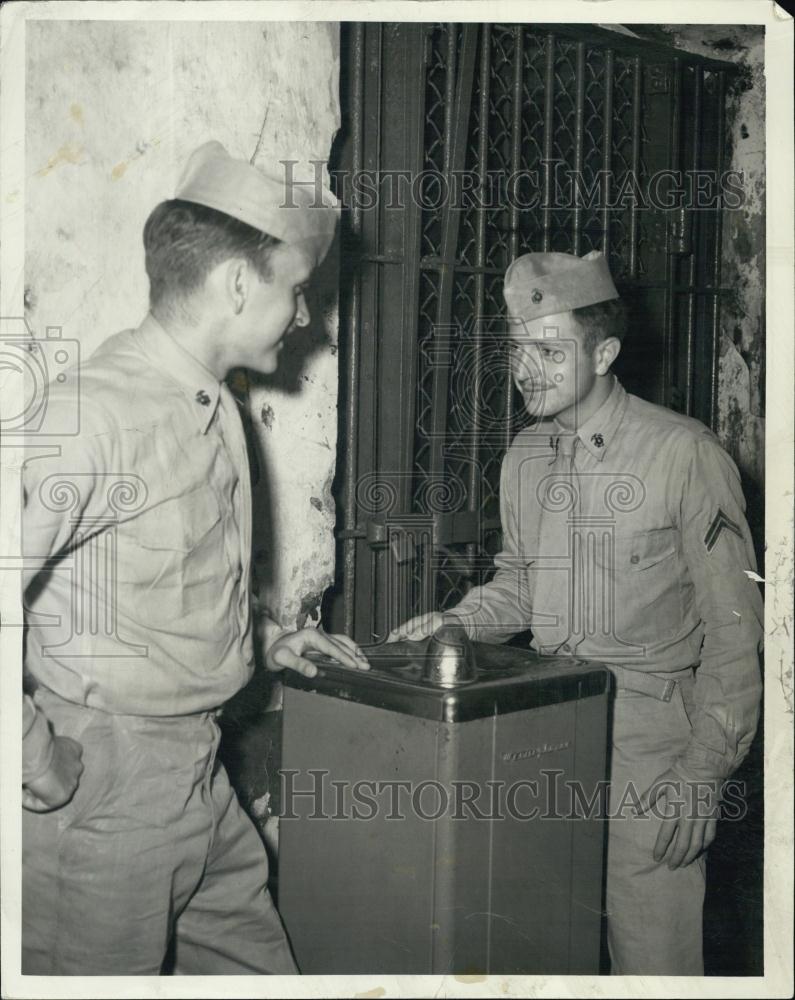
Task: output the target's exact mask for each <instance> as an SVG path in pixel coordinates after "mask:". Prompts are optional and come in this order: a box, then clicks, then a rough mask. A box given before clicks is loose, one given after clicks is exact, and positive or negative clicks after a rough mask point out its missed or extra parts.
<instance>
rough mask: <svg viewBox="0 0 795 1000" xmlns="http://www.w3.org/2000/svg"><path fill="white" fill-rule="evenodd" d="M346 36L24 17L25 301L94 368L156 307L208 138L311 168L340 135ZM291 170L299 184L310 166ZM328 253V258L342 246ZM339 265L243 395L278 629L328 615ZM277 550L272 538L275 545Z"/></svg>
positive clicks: (276, 26)
mask: <svg viewBox="0 0 795 1000" xmlns="http://www.w3.org/2000/svg"><path fill="white" fill-rule="evenodd" d="M338 77H339V41H338V26H337V25H336V24H323V23H317V24H316V23H307V22H296V23H288V22H278V23H273V22H265V23H263V22H260V23H256V22H249V23H245V22H240V23H232V22H230V23H221V22H205V23H202V22H188V21H178V22H161V23H155V22H113V21H61V22H59V21H38V22H37V21H30V22H28V24H27V81H26V83H27V94H26V101H27V123H28V124H27V134H26V167H27V169H26V173H27V191H26V199H25V201H26V218H25V232H26V259H25V281H26V290H27V291H26V307H27V319H28V322H29V324H30V326H31V328H32V329H33V331H34V334H35V335H36V336H41V337H43V336H44V335H45V329H46V327H48V326H60V327H61V328H62V335H63V336H64V337H68V338H74V339H76V340H77V341H79V344H80V352H81V356H82V357H84V358H85V357H87V356H88V355H89V354H90V353H91V352H92V351H93V350H94V348H96V347H97V346H98V345H99V343H100V342H101V341H103V340H104V339H105V338H106V337H108V336H109V335H111V334H113V333H115V332H116V331H118V330H120V329H124V328H125V327H129V326H135V325H137V324H138V323H139V322H140V320H141V319H142V317H143V315H144V314H145V312H146V308H147V291H148V284H147V279H146V275H145V272H144V261H143V248H142V242H141V232H142V228H143V224H144V222H145V220H146V217H147V215H148V214H149V212H150V210H151V209H152V208H153V207H154V206H155V205H156V204H157V203H158V202H159V201H161V200H163V199H165V198H168V197H171V196H172V195H173V191H174V185H175V182H176V180H177V178H178V176H179V172H180V170H181V168H182V165H183V164H184V162H185V159H186V158H187V156H188V154H189V153H190V151H191V150H192V149H193V148H195V147H196V146H197V145H199V144H200V143H202V142H204V141H206V140H208V139H211V138H215V139H219V140H220V141H221V142H222V143H223V144H224V145H225V146H226V147H227V149H228V150H229V151H230V152H231V153H232V154H233V155H235V156H241V157H245V158H246V159H249V158H251V157H252V155H254V162H256V163H257V164H258V165H261V166H263V167H265V168H268V169H270V170H271V171H273V170H275V169H277V163H278V160H279V159H282V158H284V159H293V160H297V161H300V163H303V164H305V166H304V173H306V172H307V171H311V169H312V168H310V167H308V166H306V164H307V163H308V161H310V160H321V161H324V162H325V160H326V159H327V157H328V153H329V149H330V146H331V141H332V138H333V136H334V133H335V131H336V130H337V128H338V127H339V100H338ZM300 163H299V165H298V166H296V167H295V171H296V175H298V174H299V172H300V171H301V166H300ZM333 253H334V252H333ZM336 266H337V262H336V259H332V260H329V261H328V262H327V264H326V265H325V266H324V268H323V272H322V274H321V281H320V287H319V291H318V293H317V294H316V295H315V301H314V303H313V304H314V307H315V309H314V313H315V315H314V317H313V323H312V326H311V328H310V329H309V330H308V331H300V333H296V334H295V335H294V337H293V338H292V340H288V342H287V343H286V345H285V348H284V349H283V351H282V356H281V367H280V371H279V373H277V375H276V376H275V377H270V378H268V379H266V380H262V382H260V383H256V384H254V383H252V384H251V385H249V386H246V381H245V380H244V379H243V380H241V379H239V380H238V385H239V386H240V387H241V388H242V389H243V390H244V392H245V391H247V395H248V402H249V411H250V414H251V421H250V424H251V427H252V428H253V429H254V435H255V438H256V441H257V447H258V451H259V452H260V455H259V463H258V464H259V467H260V477H259V483H258V485H257V487H256V489H255V566H256V572H257V576H258V579H259V581H260V583H261V585H262V589H263V596H264V600H265V603H266V604H267V606H268V607H269V609H270V610H271V611H272V613H273V615H274V617H275V618H277V619H278V620H280V621H281V622H283V623H284V624H287V625H291V626H295V625H301V624H303V623H304V622H305V621H309V622H312V621H313V620H315V621H316V620H317V618H318V606H319V603H320V595H321V594H322V591H323V589H324V587H326V586H327V585H328V584H329V582H330V581H331V579H332V570H333V559H334V550H333V534H332V532H333V526H334V505H333V502H332V501H331V498H330V492H329V483H330V481H331V478H332V476H333V471H334V462H335V452H336V428H337V420H336V403H337V357H336V346H335V345H336V337H337V314H336V296H337V280H336V275H335V267H336ZM274 538H275V539H278V544H274V542H273V539H274Z"/></svg>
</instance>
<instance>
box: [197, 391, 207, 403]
mask: <svg viewBox="0 0 795 1000" xmlns="http://www.w3.org/2000/svg"><path fill="white" fill-rule="evenodd" d="M196 402H197V403H200V404H201V405H202V406H209V405H210V397H209V396H208V395H207V393H206V392H205V391H204V389H199V391H198V392H197V393H196Z"/></svg>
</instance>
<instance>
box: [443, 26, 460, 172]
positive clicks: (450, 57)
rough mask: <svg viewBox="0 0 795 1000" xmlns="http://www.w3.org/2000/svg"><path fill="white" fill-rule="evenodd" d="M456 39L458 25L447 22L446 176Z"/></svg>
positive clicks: (449, 153)
mask: <svg viewBox="0 0 795 1000" xmlns="http://www.w3.org/2000/svg"><path fill="white" fill-rule="evenodd" d="M457 41H458V26H457V25H455V24H448V25H447V66H446V70H445V78H444V172H445V174H446V176H448V177H449V176H450V157H451V155H452V150H453V127H454V111H455V76H456V69H457V67H456V56H457V48H458V46H457V44H456V43H457Z"/></svg>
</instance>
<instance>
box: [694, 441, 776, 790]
mask: <svg viewBox="0 0 795 1000" xmlns="http://www.w3.org/2000/svg"><path fill="white" fill-rule="evenodd" d="M680 518H681V521H680V524H681V530H682V536H683V545H684V555H685V559H686V563H687V567H688V570H689V574H690V578H691V581H692V584H693V594H694V598H693V599H694V600H695V602H696V609H697V612H698V615H699V617H700V619H701V622H702V625H703V629H704V641H703V646H702V650H701V657H700V663H699V665H698V668H697V670H696V683H695V694H694V700H695V707H694V712H693V717H692V719H691V722H692V726H693V730H692V736H691V739H690V743H689V745H688V746H687V748H686V750H685V752H684V753H683V754H682V756H681V757H680V759H679V760H678V761H677V764H676V768H677V770H678V771H680V772H681V773H682V774H683V776H685V777H688V778H694V779H704V780H711V779H716V778H717V779H722V778H725V777H727V776H728V775H729V774H731V773H732V772H733V771H734V770H735V769H736V768H737V767H738V766H739V765H740V763H741V762H742V760H743V758H744V757H745V756H746V754H747V753H748V750H749V747H750V745H751V741H752V740H753V737H754V734H755V732H756V727H757V722H758V718H759V702H760V696H761V690H762V683H761V676H760V669H759V653H760V650H761V645H762V637H763V613H762V599H761V595H760V593H759V589H758V587H757V584H756V583H755V582H754V581H753V579H752V578H751V577H750V576H749V575H748V574H749V572H755V570H756V560H755V557H754V550H753V545H752V541H751V536H750V532H749V530H748V525H747V523H746V520H745V501H744V499H743V495H742V490H741V487H740V477H739V474H738V472H737V468H736V466H735V464H734V462H733V461H732V460H731V458H730V457H729V456H728V455H727V454H726V452H725V451H723V449H722V448H721V447H720V445H719V444H718V443H717V441H716V440H715V439H714V438H713V437H712V435H706V434H705V435H704V436H703V437H701V438H700V439H698V441H697V442H696V444H695V447H694V448H693V449H692V453H691V455H690V459H689V463H688V467H687V472H686V475H685V477H684V491H683V495H682V497H681V502H680Z"/></svg>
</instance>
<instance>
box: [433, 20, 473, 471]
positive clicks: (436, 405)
mask: <svg viewBox="0 0 795 1000" xmlns="http://www.w3.org/2000/svg"><path fill="white" fill-rule="evenodd" d="M478 30H479V25H477V24H465V25H464V27H463V29H462V36H461V63H460V66H459V71H458V74H457V79H456V90H455V100H454V101H453V108H454V112H453V116H452V118H453V126H452V135H451V147H450V148H451V152H450V155H449V157H447V162H448V164H449V169H450V171H451V172H452V171H454V170H461V169H462V168H463V166H464V163H465V157H466V147H467V135H468V129H469V109H470V105H471V102H472V89H473V88H472V83H473V80H474V76H475V57H476V55H477V37H478ZM448 180H449V181H450V187H451V188H452V177H451V176H449V177H448ZM460 215H461V213H460V212H459V211H455V210H453V208H452V206H451V205H450V204H449V203H448V204H446V205H445V207H444V215H443V217H442V237H441V264H440V271H439V293H438V300H437V309H436V331H435V332H436V333H437V335H440V336H442V337H444V336H447V335H448V329H449V325H450V317H451V315H452V301H453V285H454V278H455V255H456V248H457V246H458V227H459V222H460ZM449 376H450V373H449V371H448V367H447V366H446V365H441V364H440V365H436V366H435V368H434V373H433V387H432V390H431V398H432V400H433V412H432V414H431V428H430V431H431V449H430V450H431V454H430V470H429V471H430V474H431V476H439V475H441V474H442V471H443V468H444V435H445V432H446V430H447V402H448V400H447V396H448V385H449Z"/></svg>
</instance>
